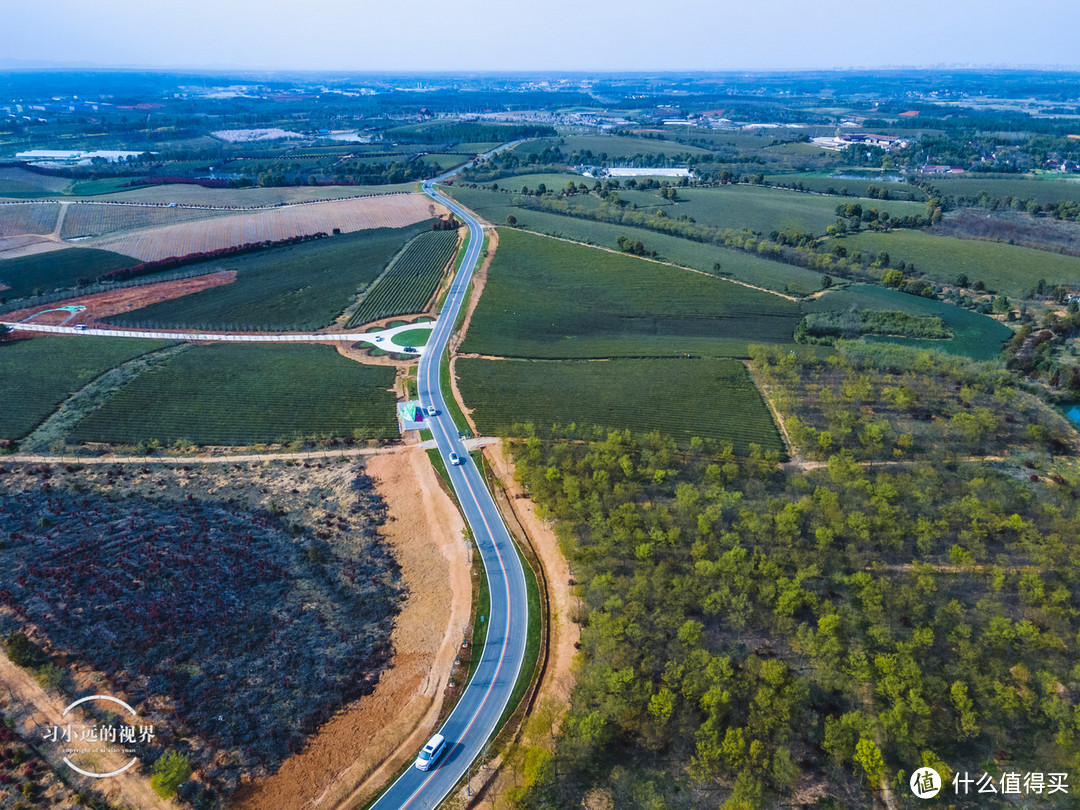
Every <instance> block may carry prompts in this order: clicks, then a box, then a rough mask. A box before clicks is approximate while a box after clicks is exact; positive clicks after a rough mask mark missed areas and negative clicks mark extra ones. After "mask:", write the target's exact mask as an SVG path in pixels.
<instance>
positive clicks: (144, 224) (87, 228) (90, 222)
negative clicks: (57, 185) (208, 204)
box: [60, 203, 231, 239]
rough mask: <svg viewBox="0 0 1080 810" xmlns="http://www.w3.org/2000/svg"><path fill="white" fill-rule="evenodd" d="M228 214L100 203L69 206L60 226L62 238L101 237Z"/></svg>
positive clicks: (208, 210)
mask: <svg viewBox="0 0 1080 810" xmlns="http://www.w3.org/2000/svg"><path fill="white" fill-rule="evenodd" d="M230 213H231V212H229V211H215V210H212V209H206V208H159V207H156V206H150V205H109V204H99V203H71V204H70V205H69V206H68V210H67V213H66V214H65V215H64V224H63V225H62V226H61V227H60V236H61V238H63V239H76V238H79V237H84V236H102V235H103V234H107V233H116V232H118V231H130V230H133V229H135V228H149V227H152V226H155V225H174V224H177V223H180V222H192V221H195V220H203V219H210V218H212V217H220V216H228V215H230Z"/></svg>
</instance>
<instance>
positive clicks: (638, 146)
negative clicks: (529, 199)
mask: <svg viewBox="0 0 1080 810" xmlns="http://www.w3.org/2000/svg"><path fill="white" fill-rule="evenodd" d="M549 146H559V148H560V149H562V151H563V152H565V153H566V154H568V155H569V154H570V153H572V152H579V153H580V152H586V151H587V152H592V153H593V155H594V159H595V160H602V159H603V158H601V155H606V156H607V157H606V159H607V160H609V161H616V160H619V159H630V158H633V157H634V156H635V155H660V154H663V155H666V156H668V157H671V156H673V155H680V154H691V155H709V154H712V153H711V152H710V151H709V150H708V149H702V148H701V147H700V146H686V145H685V144H681V143H676V142H675V141H668V140H659V139H657V138H635V137H628V136H625V135H569V136H567V137H564V138H537V139H535V140H531V141H526V142H525V143H523V144H521V145H520V146H516V147H515V148H514V149H513V150H512V151H514V152H515V153H518V154H539V153H540V152H543V151H544V149H546V148H547V147H549Z"/></svg>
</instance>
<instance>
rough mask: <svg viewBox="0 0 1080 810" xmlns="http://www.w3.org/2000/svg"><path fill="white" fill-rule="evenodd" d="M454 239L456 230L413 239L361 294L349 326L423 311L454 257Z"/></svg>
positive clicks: (455, 240) (455, 243)
mask: <svg viewBox="0 0 1080 810" xmlns="http://www.w3.org/2000/svg"><path fill="white" fill-rule="evenodd" d="M457 239H458V234H457V231H429V232H428V233H422V234H420V235H419V236H417V237H416V238H415V239H413V240H412V241H411V242H410V243H409V244H408V246H407V247H406V248H405V250H404V251H402V253H401V255H399V256H398V257H397V258H396V259H394V263H393V264H391V265H390V267H389V268H388V269H387V271H386V273H385V275H383V276H382V277H380V278H379V280H378V281H377V282H376V283H375V285H374V286H373V287H372V288H371V289H370V290H368V291H367V292H366V293H365V294H364V297H363V300H362V301H361V302H360V308H359V309H357V310H356V312H355V313H354V314H353V316H352V317H351V318H350V319H349V326H353V325H356V324H362V323H370V322H371V321H377V320H379V319H380V318H389V317H390V316H391V315H408V314H412V313H414V312H420V311H421V310H423V309H424V307H425V306H426V305H427V302H428V301H429V300H431V297H432V296H433V295H434V294H435V289H436V287H438V285H439V280H440V279H442V277H443V273H444V272H445V271H446V266H447V265H448V264H449V263H450V259H451V258H452V257H453V255H454V249H455V248H456V247H457Z"/></svg>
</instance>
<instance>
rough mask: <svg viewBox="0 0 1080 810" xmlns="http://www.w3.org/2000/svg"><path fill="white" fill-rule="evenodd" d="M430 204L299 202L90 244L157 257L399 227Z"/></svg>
mask: <svg viewBox="0 0 1080 810" xmlns="http://www.w3.org/2000/svg"><path fill="white" fill-rule="evenodd" d="M430 203H431V201H430V200H429V199H428V198H427V197H425V196H424V195H422V194H390V195H384V196H378V197H358V198H354V199H347V200H330V201H324V202H311V203H297V204H294V205H284V206H281V207H280V208H273V209H270V210H264V211H255V212H238V213H236V214H234V215H231V216H221V217H215V218H214V219H209V220H196V221H194V222H181V223H177V224H175V225H162V226H157V227H152V228H142V229H139V230H137V231H132V232H130V233H125V234H121V235H118V236H105V237H101V238H97V239H94V240H92V241H91V242H88V243H87V244H93V246H94V247H97V248H100V249H102V250H111V251H114V252H116V253H122V254H124V255H125V256H132V257H134V258H136V259H140V260H141V261H155V260H157V259H165V258H168V257H170V256H183V255H185V254H188V253H201V252H209V251H213V250H222V249H224V248H227V247H232V246H234V245H245V244H250V243H252V242H262V241H265V240H268V239H271V240H277V239H287V238H289V237H292V236H302V235H311V234H315V233H320V232H322V233H331V232H332V231H333V230H334V229H335V228H338V229H340V230H341V232H342V233H352V232H353V231H359V230H365V229H367V228H401V227H404V226H406V225H412V224H413V223H414V222H420V221H421V220H424V219H427V218H428V217H430V216H431V206H430Z"/></svg>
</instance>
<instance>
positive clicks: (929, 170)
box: [919, 163, 964, 174]
mask: <svg viewBox="0 0 1080 810" xmlns="http://www.w3.org/2000/svg"><path fill="white" fill-rule="evenodd" d="M919 171H920V172H922V173H923V174H963V173H964V167H963V166H942V165H940V164H931V163H928V164H927V165H925V166H923V167H922V168H921V169H919Z"/></svg>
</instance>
